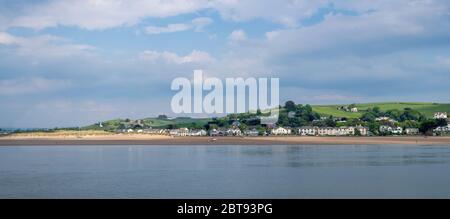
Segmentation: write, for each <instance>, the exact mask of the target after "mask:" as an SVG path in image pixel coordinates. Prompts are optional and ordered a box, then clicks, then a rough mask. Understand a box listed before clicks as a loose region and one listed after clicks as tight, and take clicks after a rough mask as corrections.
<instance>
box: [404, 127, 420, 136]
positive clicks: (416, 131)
mask: <svg viewBox="0 0 450 219" xmlns="http://www.w3.org/2000/svg"><path fill="white" fill-rule="evenodd" d="M405 134H407V135H418V134H419V129H418V128H406V129H405Z"/></svg>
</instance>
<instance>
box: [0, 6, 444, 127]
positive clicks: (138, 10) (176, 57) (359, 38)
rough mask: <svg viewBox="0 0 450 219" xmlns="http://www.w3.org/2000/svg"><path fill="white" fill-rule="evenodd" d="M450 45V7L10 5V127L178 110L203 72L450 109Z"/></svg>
mask: <svg viewBox="0 0 450 219" xmlns="http://www.w3.org/2000/svg"><path fill="white" fill-rule="evenodd" d="M449 47H450V3H449V2H448V1H444V0H396V1H392V0H340V1H333V0H318V1H308V0H285V1H269V0H247V1H245V0H244V1H236V0H222V1H215V0H193V1H182V0H168V1H156V0H136V1H132V2H130V1H121V0H76V1H75V0H73V1H70V0H58V1H57V0H36V1H25V0H19V1H17V0H0V57H1V58H0V108H1V109H2V111H1V114H0V127H55V126H58V127H61V126H80V125H86V124H90V123H94V122H98V121H101V120H107V119H113V118H142V117H150V116H155V115H158V114H162V113H165V114H168V115H171V114H172V113H171V110H170V100H171V98H172V96H173V94H174V92H173V91H171V90H170V83H171V81H172V80H173V79H174V78H176V77H180V76H183V77H188V78H191V77H192V75H193V73H192V72H193V70H194V69H203V70H204V71H205V74H207V75H208V76H215V77H220V78H225V77H271V76H272V77H279V78H280V85H281V88H280V96H281V101H285V100H288V99H291V100H294V101H295V102H298V103H310V104H329V103H353V102H373V101H427V102H450V97H449V96H448V94H449V93H450V86H449V84H450V74H449V73H450V52H449V51H450V48H449ZM194 116H195V115H194Z"/></svg>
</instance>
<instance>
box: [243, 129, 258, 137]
mask: <svg viewBox="0 0 450 219" xmlns="http://www.w3.org/2000/svg"><path fill="white" fill-rule="evenodd" d="M244 135H246V136H258V135H259V131H258V130H256V129H247V130H245V131H244Z"/></svg>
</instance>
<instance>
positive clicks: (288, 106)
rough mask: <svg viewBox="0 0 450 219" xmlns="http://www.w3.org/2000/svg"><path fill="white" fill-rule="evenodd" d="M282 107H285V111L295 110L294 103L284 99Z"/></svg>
mask: <svg viewBox="0 0 450 219" xmlns="http://www.w3.org/2000/svg"><path fill="white" fill-rule="evenodd" d="M284 108H286V110H287V111H295V103H294V101H291V100H289V101H286V103H285V104H284Z"/></svg>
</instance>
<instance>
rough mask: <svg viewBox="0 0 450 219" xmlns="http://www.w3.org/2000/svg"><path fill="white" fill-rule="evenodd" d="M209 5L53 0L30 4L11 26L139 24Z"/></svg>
mask: <svg viewBox="0 0 450 219" xmlns="http://www.w3.org/2000/svg"><path fill="white" fill-rule="evenodd" d="M207 5H208V2H207V1H206V0H192V1H185V0H167V1H160V0H134V1H123V0H77V1H72V0H53V1H50V2H49V3H46V4H42V5H38V6H32V7H29V8H27V9H26V13H25V14H24V15H22V16H18V17H16V18H15V19H13V21H12V22H11V23H10V26H17V27H28V28H33V29H43V28H47V27H55V26H58V25H64V26H78V27H81V28H84V29H88V30H101V29H107V28H113V27H118V26H130V25H135V24H136V23H138V22H139V21H140V20H142V19H144V18H146V17H158V18H161V17H169V16H175V15H180V14H185V13H192V12H195V11H197V10H200V9H202V8H205V7H206V6H207Z"/></svg>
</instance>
